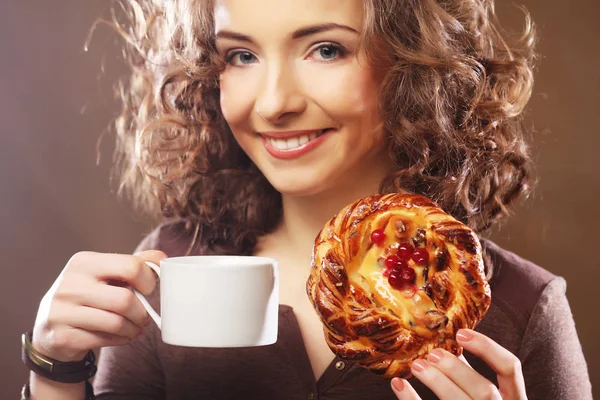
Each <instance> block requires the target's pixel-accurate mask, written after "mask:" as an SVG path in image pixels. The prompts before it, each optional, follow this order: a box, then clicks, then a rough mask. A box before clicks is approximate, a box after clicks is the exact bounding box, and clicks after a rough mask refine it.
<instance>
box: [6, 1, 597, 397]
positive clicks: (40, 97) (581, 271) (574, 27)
mask: <svg viewBox="0 0 600 400" xmlns="http://www.w3.org/2000/svg"><path fill="white" fill-rule="evenodd" d="M110 3H111V2H109V1H106V0H87V1H80V0H77V1H76V0H55V1H48V2H46V1H31V0H21V1H19V0H8V1H7V0H4V1H3V2H2V7H1V10H0V135H1V136H0V140H1V142H0V143H1V145H0V148H1V151H2V153H1V155H2V156H1V157H0V181H1V183H2V185H1V192H0V193H1V196H0V213H1V214H0V218H1V219H0V221H1V223H2V226H1V235H2V236H1V237H0V255H1V256H2V275H1V277H0V307H1V311H2V319H1V321H2V329H1V330H0V349H1V357H0V371H2V378H1V381H0V398H3V399H9V398H15V397H16V395H17V392H18V390H19V388H20V386H21V385H22V383H23V382H24V381H25V379H26V377H27V372H26V370H25V367H24V366H22V365H21V363H20V361H19V334H20V333H21V332H23V331H25V330H27V329H29V328H30V327H31V326H32V324H33V321H34V317H35V313H36V311H37V306H38V304H39V301H40V299H41V297H42V296H43V294H44V293H45V292H46V290H48V288H49V287H50V285H51V284H52V282H53V281H54V279H55V278H56V276H57V275H58V274H59V272H60V271H61V269H62V267H63V266H64V264H65V263H66V262H67V260H68V259H69V257H70V256H71V255H72V254H74V253H75V252H77V251H80V250H92V251H101V252H130V251H131V250H132V249H133V248H134V246H135V245H136V244H137V242H138V241H139V240H140V239H141V237H142V235H143V233H144V232H146V231H147V230H148V229H149V228H150V227H149V225H148V224H147V223H143V222H142V221H140V220H139V219H136V218H134V217H133V216H132V214H131V213H130V210H129V208H128V207H126V205H124V204H123V203H122V202H119V201H117V199H116V197H115V196H114V195H113V194H112V193H111V192H110V191H109V190H108V187H109V184H108V169H109V167H110V163H111V147H110V144H109V143H108V142H106V143H105V144H104V145H103V158H102V161H101V163H100V165H99V166H96V156H95V144H96V140H97V138H98V137H99V135H100V134H101V133H102V132H103V130H104V129H105V128H106V127H107V126H108V125H109V124H110V121H111V118H112V117H114V115H115V112H116V110H117V107H116V103H115V102H114V101H113V96H112V89H111V85H112V82H113V81H114V79H115V78H116V77H117V76H118V75H119V74H121V73H122V72H123V71H124V69H123V66H122V64H120V62H119V61H117V58H118V55H119V51H118V47H117V43H118V41H117V39H116V38H115V36H114V35H113V34H111V33H110V31H109V30H108V29H106V28H103V29H100V31H99V32H98V34H97V35H95V36H94V40H93V41H92V46H91V51H90V52H88V53H86V52H84V51H83V43H84V42H85V38H86V36H87V32H88V31H89V29H90V27H91V25H92V23H93V21H94V20H95V18H97V17H99V16H107V15H108V12H107V11H108V7H109V4H110ZM505 3H509V2H505ZM517 3H523V4H524V5H525V6H527V8H528V9H529V10H530V12H531V13H532V15H533V18H534V20H535V21H536V22H537V24H538V27H539V30H540V33H541V40H540V43H539V51H540V52H541V53H542V55H543V57H542V58H541V59H540V61H539V68H538V71H537V82H536V86H535V92H534V96H533V99H532V101H531V103H530V104H531V106H530V109H529V113H528V119H527V121H528V123H529V124H530V125H532V126H534V127H535V129H536V133H535V134H534V142H533V143H534V153H535V157H536V161H537V165H538V173H539V176H540V185H539V187H538V190H537V191H536V194H535V196H534V198H532V199H531V200H530V201H528V202H527V203H526V204H525V205H524V206H523V207H522V208H521V209H520V210H518V212H517V215H516V217H514V218H513V219H512V220H510V222H509V223H507V224H505V225H504V226H502V227H501V229H497V230H496V231H495V232H494V234H493V237H494V239H495V240H497V241H498V242H499V243H500V244H502V245H504V246H505V247H507V248H509V249H511V250H513V251H515V252H517V253H519V254H521V255H522V256H525V257H526V258H529V259H531V260H533V261H534V262H536V263H538V264H540V265H542V266H544V267H545V268H547V269H548V270H550V271H552V272H554V273H556V274H559V275H562V276H564V277H565V278H566V279H567V282H568V284H569V287H568V297H569V300H570V302H571V306H572V309H573V313H574V316H575V321H576V323H577V327H578V331H579V337H580V340H581V342H582V343H583V348H584V352H585V355H586V358H587V361H588V365H589V370H590V375H591V377H592V384H593V386H595V391H596V394H597V395H600V344H599V342H598V337H599V335H598V332H599V331H600V322H599V316H600V315H599V312H598V310H599V309H600V301H599V300H598V293H599V289H598V286H597V283H598V281H600V257H599V256H598V252H600V248H599V247H600V244H599V243H598V238H599V235H598V226H599V224H600V217H599V212H598V211H597V210H598V200H597V199H598V196H599V195H600V173H599V168H598V159H599V158H600V155H599V154H598V153H599V150H600V130H599V129H598V123H597V119H598V114H600V101H599V100H600V72H599V71H600V69H599V67H598V66H599V65H600V45H599V44H598V40H599V39H600V27H599V26H600V25H598V20H599V19H600V18H599V17H600V2H598V1H597V0H574V1H557V0H550V1H548V0H519V1H518V2H517ZM498 7H499V8H500V11H501V15H502V16H503V17H505V20H506V21H508V22H509V24H510V25H512V26H515V27H517V26H518V24H519V23H520V22H519V21H520V20H519V19H518V18H519V17H520V14H519V12H518V11H516V9H514V8H510V7H508V6H507V5H502V6H501V5H500V4H499V5H498ZM103 64H105V65H106V68H105V69H104V72H102V67H101V66H102V65H103Z"/></svg>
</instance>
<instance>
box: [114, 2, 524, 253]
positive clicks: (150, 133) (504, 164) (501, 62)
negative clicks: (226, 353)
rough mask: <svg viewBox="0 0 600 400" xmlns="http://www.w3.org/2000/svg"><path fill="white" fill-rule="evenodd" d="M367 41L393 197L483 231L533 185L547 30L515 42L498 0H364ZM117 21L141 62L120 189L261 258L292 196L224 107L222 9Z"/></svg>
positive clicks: (177, 10) (125, 127)
mask: <svg viewBox="0 0 600 400" xmlns="http://www.w3.org/2000/svg"><path fill="white" fill-rule="evenodd" d="M364 7H365V24H364V30H363V32H362V35H361V47H362V48H363V49H365V51H366V53H367V59H368V60H369V62H370V63H371V65H372V66H374V67H377V68H385V78H384V80H383V83H382V85H381V88H380V94H379V95H380V108H381V118H382V120H383V122H384V126H385V131H386V135H387V137H388V140H389V141H390V146H389V149H390V152H391V154H390V155H391V157H392V160H394V172H393V173H391V174H390V175H389V176H387V177H386V178H385V179H384V180H383V181H382V182H381V184H380V192H381V193H390V192H396V191H400V190H406V191H410V192H413V193H418V194H423V195H425V196H427V197H429V198H430V199H432V200H434V201H435V202H436V203H438V204H439V205H440V206H441V207H442V209H444V210H445V211H446V212H448V213H450V214H452V215H453V216H454V217H456V218H457V219H459V220H461V221H462V222H464V223H466V224H467V225H468V226H470V227H471V228H473V229H475V230H476V231H478V232H482V231H484V230H486V229H488V228H489V227H490V226H492V225H493V224H494V223H495V222H496V221H498V220H499V219H500V218H501V217H503V216H506V215H508V214H509V206H511V205H512V204H513V203H514V202H515V200H516V199H517V198H519V197H524V196H526V195H527V194H528V192H529V191H530V186H531V185H530V181H531V179H530V175H531V158H530V155H529V153H528V147H527V144H526V140H525V137H524V133H525V130H524V128H523V125H522V115H521V114H522V111H523V109H524V107H525V105H526V104H527V102H528V100H529V98H530V96H531V91H532V85H533V75H532V69H533V61H534V60H535V53H534V44H535V31H534V27H533V24H532V22H531V19H530V17H529V14H528V13H527V12H525V19H526V24H525V28H524V30H523V32H522V33H521V34H519V35H518V36H516V37H514V38H512V41H509V35H508V34H507V33H506V32H505V31H503V30H502V29H501V26H500V24H499V23H498V21H497V17H496V13H495V9H494V2H493V0H365V1H364ZM124 9H125V11H126V13H125V14H127V15H128V18H127V21H119V18H117V17H116V14H114V13H113V21H112V25H113V26H114V27H115V28H116V29H117V30H118V31H119V33H120V34H121V36H122V37H123V38H125V41H126V46H125V50H126V54H127V60H128V62H129V64H130V66H131V71H132V72H131V76H130V79H129V80H128V82H126V83H124V82H121V83H120V84H119V86H118V89H119V90H118V94H119V97H120V99H121V100H122V102H123V111H122V114H121V115H120V116H119V117H118V118H117V121H116V126H115V128H116V129H115V132H116V137H117V151H116V156H117V159H118V161H119V162H118V163H117V164H116V165H117V168H116V170H115V171H116V172H117V173H118V174H119V178H120V186H119V192H120V193H126V194H129V195H130V198H131V199H132V200H133V202H134V204H135V205H136V206H137V207H138V209H140V210H143V211H145V212H146V213H148V214H150V215H153V216H155V217H157V218H158V219H181V220H184V221H186V222H187V226H188V227H189V228H190V229H192V228H195V229H193V231H195V235H194V240H197V239H198V238H199V240H200V241H201V242H202V243H201V244H202V246H206V247H207V248H210V249H212V250H214V251H219V252H222V253H237V254H251V253H252V252H253V250H254V247H255V245H256V243H257V239H258V237H260V236H261V235H264V234H266V233H268V232H270V231H271V230H272V229H273V228H274V227H275V225H276V224H277V222H278V221H279V219H280V217H281V214H282V207H281V195H280V193H278V192H277V191H276V190H275V189H274V188H273V187H272V186H271V185H270V183H269V182H268V181H267V180H266V178H265V177H264V176H263V175H262V173H261V172H260V171H259V170H258V168H257V167H256V166H255V165H254V164H253V163H252V161H251V160H250V159H249V158H248V156H247V155H246V154H245V153H244V152H243V151H242V149H241V148H240V147H239V145H238V144H237V142H236V141H235V139H234V137H233V135H232V133H231V131H230V130H229V127H228V125H227V123H226V122H225V120H224V118H223V115H222V113H221V110H220V104H219V96H220V93H219V72H220V71H221V70H222V68H223V64H222V61H221V60H220V59H219V57H218V56H217V54H216V49H215V35H214V21H213V5H212V1H206V0H173V1H169V2H163V1H158V0H137V1H134V0H131V1H128V2H127V5H126V6H124Z"/></svg>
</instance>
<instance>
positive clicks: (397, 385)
mask: <svg viewBox="0 0 600 400" xmlns="http://www.w3.org/2000/svg"><path fill="white" fill-rule="evenodd" d="M390 383H391V386H392V391H393V392H394V394H395V395H396V397H397V398H398V399H400V400H421V397H420V396H419V395H418V394H417V392H416V391H415V389H414V388H413V387H412V386H411V385H410V383H408V381H407V380H406V379H401V378H393V379H392V381H391V382H390Z"/></svg>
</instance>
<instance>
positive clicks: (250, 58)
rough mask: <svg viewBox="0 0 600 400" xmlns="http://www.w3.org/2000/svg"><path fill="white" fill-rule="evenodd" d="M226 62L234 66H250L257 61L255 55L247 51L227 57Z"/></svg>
mask: <svg viewBox="0 0 600 400" xmlns="http://www.w3.org/2000/svg"><path fill="white" fill-rule="evenodd" d="M225 61H226V62H227V63H228V64H232V65H248V64H252V63H254V62H255V61H256V57H255V56H254V54H252V53H250V52H247V51H237V52H234V53H231V54H229V55H228V56H227V58H226V59H225Z"/></svg>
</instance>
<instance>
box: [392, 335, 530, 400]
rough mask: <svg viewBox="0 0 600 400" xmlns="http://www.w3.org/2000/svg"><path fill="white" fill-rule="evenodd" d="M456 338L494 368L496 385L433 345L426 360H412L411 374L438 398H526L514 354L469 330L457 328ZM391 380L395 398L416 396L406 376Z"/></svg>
mask: <svg viewBox="0 0 600 400" xmlns="http://www.w3.org/2000/svg"><path fill="white" fill-rule="evenodd" d="M456 339H457V341H458V343H459V344H460V345H461V346H463V347H464V348H465V350H468V351H470V352H471V353H473V354H474V355H476V356H477V357H479V358H481V359H482V360H484V361H485V362H486V363H487V364H488V365H489V366H490V367H491V368H492V369H493V370H494V371H496V373H497V374H498V385H499V388H497V387H496V386H495V385H494V384H493V383H491V382H490V381H488V380H487V379H485V378H484V377H483V376H481V375H479V373H477V371H475V370H474V369H472V368H471V367H470V366H469V365H468V364H467V363H466V360H465V361H464V362H463V361H462V360H460V359H459V358H458V357H456V356H454V355H452V354H450V353H448V352H447V351H445V350H442V349H436V350H434V351H432V352H431V353H430V354H429V355H428V356H427V360H422V359H418V360H416V361H414V362H413V364H412V368H411V369H412V373H413V374H414V376H415V377H416V378H417V379H419V380H420V381H421V382H422V383H423V384H425V385H426V386H427V387H429V389H431V390H432V391H433V392H434V393H435V394H436V395H437V396H438V397H439V398H440V399H441V400H447V399H448V400H449V399H451V400H467V399H473V400H479V399H482V400H483V399H485V400H490V399H494V400H496V399H498V400H500V399H502V400H522V399H527V394H526V393H525V381H524V380H523V372H522V371H521V363H520V361H519V359H518V358H517V357H516V356H515V355H514V354H512V353H511V352H510V351H508V350H506V349H505V348H503V347H502V346H500V345H499V344H498V343H496V342H494V341H493V340H492V339H490V338H488V337H487V336H485V335H482V334H481V333H478V332H475V331H472V330H467V329H461V330H459V331H458V333H457V335H456ZM391 384H392V389H393V391H394V393H395V394H396V396H397V397H398V399H400V400H414V399H420V397H419V395H418V394H417V392H416V391H415V390H414V389H413V388H412V386H411V385H410V384H409V383H408V382H407V381H406V380H404V379H400V378H394V379H392V382H391Z"/></svg>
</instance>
